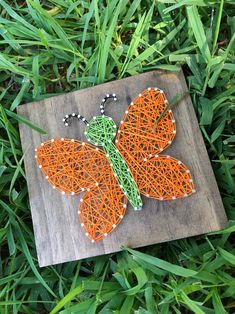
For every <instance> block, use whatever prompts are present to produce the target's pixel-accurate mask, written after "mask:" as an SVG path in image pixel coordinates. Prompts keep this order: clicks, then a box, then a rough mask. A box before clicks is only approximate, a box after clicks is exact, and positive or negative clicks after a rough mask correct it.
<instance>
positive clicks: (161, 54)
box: [0, 0, 235, 314]
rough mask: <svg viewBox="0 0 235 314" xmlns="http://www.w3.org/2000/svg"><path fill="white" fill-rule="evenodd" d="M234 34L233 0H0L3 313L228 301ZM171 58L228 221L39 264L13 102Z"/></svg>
mask: <svg viewBox="0 0 235 314" xmlns="http://www.w3.org/2000/svg"><path fill="white" fill-rule="evenodd" d="M234 34H235V19H234V2H233V1H232V0H220V1H216V0H210V1H207V0H194V1H191V0H187V1H185V0H178V1H176V0H169V1H168V0H159V1H155V2H154V1H150V0H145V1H140V0H133V1H127V0H120V1H118V0H109V1H108V4H107V3H106V2H104V1H98V0H92V1H87V0H86V1H75V0H67V1H62V0H49V1H39V0H34V1H32V0H27V1H5V0H1V1H0V49H1V50H0V51H1V53H0V71H1V75H0V103H1V106H0V144H1V145H0V209H1V210H0V313H4V314H7V313H14V314H15V313H30V314H31V313H61V314H67V313H71V314H72V313H79V314H82V313H88V314H91V313H102V314H109V313H119V314H128V313H138V314H147V313H161V314H167V313H176V314H179V313H197V314H202V313H206V314H207V313H208V314H214V313H215V314H222V313H234V312H235V280H234V274H235V268H234V266H235V248H234V231H235V211H234V206H235V180H234V178H235V168H234V166H235V162H234V156H235V150H234V147H235V144H234V143H235V123H234V122H235V105H234V104H235V103H234V100H235V84H234V70H235V66H234V63H233V62H234V57H235V56H234V48H235V35H234ZM180 66H182V67H183V70H184V73H185V76H186V79H187V83H188V86H189V90H190V94H191V97H192V101H193V104H194V107H195V110H196V113H197V117H198V121H199V124H200V128H201V131H202V134H203V136H204V139H205V142H206V145H207V149H208V153H209V156H210V159H211V162H212V166H213V169H214V173H215V176H216V178H217V182H218V185H219V188H220V192H221V196H222V198H223V203H224V206H225V208H226V212H227V215H228V218H229V219H230V222H229V224H228V227H227V228H226V229H225V230H224V231H221V232H218V233H214V234H210V235H205V236H200V237H194V238H189V239H183V240H179V241H173V242H170V243H164V244H158V245H154V246H151V247H146V248H144V249H141V250H131V249H125V250H123V252H120V253H118V254H112V255H108V256H102V257H97V258H90V259H87V260H83V261H79V262H71V263H65V264H61V265H57V266H53V267H45V268H41V269H40V268H39V267H38V264H37V257H36V252H35V243H34V236H33V230H32V222H31V216H30V209H29V202H28V194H27V186H26V181H25V173H24V168H23V156H22V151H21V145H20V138H19V132H18V122H19V121H20V122H24V123H28V125H29V127H33V128H34V127H35V126H34V125H32V124H30V122H27V121H22V120H21V118H20V117H19V116H17V114H16V113H15V109H16V108H17V106H18V105H19V104H20V103H25V102H29V101H32V100H40V99H43V98H46V97H49V96H52V95H56V94H60V93H65V92H68V91H72V90H76V89H80V88H85V87H88V86H92V85H96V84H99V83H102V82H105V81H110V80H115V79H119V78H122V77H125V76H130V75H134V74H136V73H140V72H143V71H148V70H151V69H164V70H169V71H178V70H179V67H180ZM38 131H41V130H38Z"/></svg>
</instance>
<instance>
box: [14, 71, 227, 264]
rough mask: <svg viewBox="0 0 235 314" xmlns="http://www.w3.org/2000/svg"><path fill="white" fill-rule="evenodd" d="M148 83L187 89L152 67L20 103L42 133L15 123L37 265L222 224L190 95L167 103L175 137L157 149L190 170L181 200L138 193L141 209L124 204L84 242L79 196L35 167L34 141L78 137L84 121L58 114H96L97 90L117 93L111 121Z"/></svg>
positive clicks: (178, 78)
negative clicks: (115, 221) (118, 215)
mask: <svg viewBox="0 0 235 314" xmlns="http://www.w3.org/2000/svg"><path fill="white" fill-rule="evenodd" d="M149 86H152V87H159V88H161V89H162V90H164V92H165V93H166V96H167V98H168V100H171V99H172V98H173V97H174V95H176V94H177V93H182V92H185V91H187V86H186V83H185V79H184V76H183V73H182V72H180V73H178V74H175V73H169V72H162V71H152V72H148V73H144V74H141V75H138V76H134V77H130V78H126V79H122V80H119V81H114V82H110V83H106V84H102V85H98V86H95V87H91V88H88V89H83V90H79V91H75V92H71V93H68V94H64V95H61V96H56V97H52V98H48V99H45V100H43V101H39V102H34V103H30V104H26V105H22V106H19V108H18V113H19V114H21V115H23V116H24V117H26V118H28V119H30V120H31V121H32V122H33V123H34V124H36V125H38V126H39V127H41V128H42V129H44V130H46V131H47V132H48V134H47V135H40V134H39V133H37V132H36V131H33V130H32V129H30V128H29V127H27V126H26V125H24V124H21V125H20V134H21V140H22V147H23V151H24V153H25V159H24V162H25V170H26V175H27V182H28V189H29V197H30V204H31V211H32V219H33V226H34V234H35V238H36V246H37V254H38V259H39V265H40V266H46V265H51V264H57V263H62V262H67V261H72V260H77V259H82V258H85V257H91V256H96V255H101V254H106V253H111V252H116V251H119V250H120V247H121V246H122V245H125V246H129V247H141V246H145V245H150V244H153V243H159V242H164V241H170V240H175V239H178V238H184V237H189V236H193V235H198V234H202V233H206V232H210V231H214V230H219V229H222V228H223V227H224V225H225V223H226V215H225V212H224V208H223V205H222V201H221V198H220V194H219V191H218V187H217V184H216V181H215V178H214V174H213V171H212V168H211V164H210V161H209V158H208V155H207V151H206V148H205V144H204V142H203V139H202V136H201V133H200V130H199V127H198V123H197V120H196V116H195V112H194V109H193V106H192V103H191V100H190V96H186V97H185V98H184V99H183V100H182V101H180V103H178V104H177V105H176V106H175V107H174V108H173V112H174V115H175V119H176V124H177V135H176V138H175V140H174V141H173V143H172V145H171V146H170V147H169V148H168V149H167V150H166V151H165V152H164V153H166V154H170V155H172V156H174V157H176V158H178V159H180V160H182V161H183V162H184V163H185V164H186V165H187V166H188V167H189V169H191V171H192V174H193V177H194V180H195V185H196V189H197V192H196V193H195V194H193V195H192V196H190V197H188V198H185V199H180V200H175V201H167V202H160V201H157V200H153V199H148V198H145V197H143V201H144V207H143V210H142V211H139V212H136V211H134V210H132V208H128V210H127V214H126V216H125V217H124V219H123V222H122V223H121V224H120V225H119V226H118V227H117V228H116V229H115V230H114V232H113V233H112V234H111V235H109V236H108V237H107V238H105V239H104V240H103V241H101V242H97V243H95V244H94V243H91V242H90V240H89V239H88V238H87V237H86V236H85V235H84V233H83V231H82V228H81V226H80V222H79V218H78V217H77V206H78V203H79V199H80V197H81V196H80V195H79V196H65V195H62V194H61V193H59V192H58V191H55V190H53V189H52V187H51V186H50V185H49V183H48V182H47V181H46V180H45V178H44V175H43V174H42V173H41V171H40V169H39V168H38V167H37V166H36V162H35V159H34V148H35V147H37V146H38V145H39V144H40V143H41V142H44V141H46V140H49V139H50V138H56V137H59V138H60V137H65V138H77V139H81V140H84V141H85V137H84V135H83V131H84V125H83V123H73V124H72V126H71V127H68V128H65V127H64V125H63V123H62V118H63V117H64V115H65V114H67V113H72V112H78V113H80V114H82V115H84V116H85V117H86V118H87V119H88V121H89V119H90V118H91V117H93V116H94V115H98V114H99V105H100V101H101V99H102V98H103V96H104V95H105V94H106V93H116V94H117V96H118V101H117V102H116V103H111V104H109V105H108V106H107V110H106V114H107V115H109V116H111V117H113V118H114V120H115V122H116V123H117V124H118V123H119V122H120V120H121V117H122V115H123V113H124V111H125V110H126V108H127V106H128V105H129V103H130V102H131V99H133V98H134V97H135V96H136V95H138V94H139V93H140V92H141V91H143V90H144V89H145V88H147V87H149Z"/></svg>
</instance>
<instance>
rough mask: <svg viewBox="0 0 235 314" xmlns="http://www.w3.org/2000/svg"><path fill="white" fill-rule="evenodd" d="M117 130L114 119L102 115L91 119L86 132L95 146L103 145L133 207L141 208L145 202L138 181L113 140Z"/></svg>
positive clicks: (120, 184) (88, 138) (121, 186)
mask: <svg viewBox="0 0 235 314" xmlns="http://www.w3.org/2000/svg"><path fill="white" fill-rule="evenodd" d="M116 131H117V126H116V124H115V122H114V121H113V119H112V118H110V117H107V116H105V115H102V116H96V117H93V119H91V121H90V122H89V124H88V125H87V127H86V130H85V133H84V134H85V136H86V137H87V140H88V142H90V143H92V144H94V145H95V146H102V147H103V149H104V151H105V152H106V156H107V159H108V161H109V163H110V166H111V167H112V169H113V172H114V175H115V176H116V178H117V181H118V183H119V186H120V188H121V189H122V191H123V193H124V194H125V195H126V197H127V198H128V200H129V202H130V203H131V205H132V206H133V208H134V209H135V210H140V209H141V208H142V206H143V203H142V200H141V197H140V193H139V190H138V187H137V185H136V182H135V180H134V178H133V176H132V174H131V171H130V169H129V167H128V165H127V164H126V162H125V160H124V159H123V158H122V155H121V154H120V152H119V150H118V149H117V147H116V146H115V145H114V144H113V142H112V141H113V139H114V138H115V136H116Z"/></svg>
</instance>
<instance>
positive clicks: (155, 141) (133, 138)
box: [117, 88, 194, 200]
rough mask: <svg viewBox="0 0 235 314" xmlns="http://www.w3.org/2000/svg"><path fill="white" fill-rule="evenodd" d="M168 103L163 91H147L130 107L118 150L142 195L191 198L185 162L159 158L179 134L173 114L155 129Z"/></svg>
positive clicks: (123, 125)
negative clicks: (177, 133)
mask: <svg viewBox="0 0 235 314" xmlns="http://www.w3.org/2000/svg"><path fill="white" fill-rule="evenodd" d="M167 105H168V101H167V100H166V97H165V94H164V93H163V91H162V90H159V89H157V88H151V89H147V90H145V91H143V92H142V93H141V94H139V96H137V97H136V98H135V99H134V100H133V101H132V103H131V105H130V106H129V107H128V109H127V111H126V113H125V115H124V117H123V122H122V123H121V125H120V129H119V132H118V135H117V140H118V142H117V147H118V149H119V151H120V152H121V154H122V156H123V158H124V159H125V160H126V162H127V164H128V167H129V168H130V170H131V172H132V175H133V177H134V179H135V181H136V183H137V186H138V188H139V191H140V192H141V193H142V194H144V195H147V196H149V197H153V198H156V199H159V200H171V199H176V198H180V197H186V196H189V195H190V194H192V193H193V192H194V184H193V180H192V177H191V174H190V171H189V170H188V169H187V168H186V166H185V165H183V163H182V162H181V161H178V160H177V159H175V158H172V157H170V156H163V155H162V156H161V155H159V156H158V154H159V153H161V152H162V151H163V150H164V149H166V148H167V147H168V146H169V145H170V144H171V142H172V141H173V139H174V137H175V134H176V125H175V120H174V116H173V113H172V111H171V110H168V111H167V112H166V113H165V114H164V115H163V117H162V118H161V119H160V120H159V122H158V124H157V126H156V129H155V130H154V125H155V122H156V120H157V119H158V117H159V116H160V115H161V113H162V112H163V111H164V109H165V108H166V106H167Z"/></svg>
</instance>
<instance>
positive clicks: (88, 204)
mask: <svg viewBox="0 0 235 314" xmlns="http://www.w3.org/2000/svg"><path fill="white" fill-rule="evenodd" d="M35 157H36V160H37V163H38V165H39V168H41V170H42V171H43V173H44V174H45V176H46V178H47V180H48V182H50V183H51V184H52V186H53V188H56V189H58V190H60V191H61V192H62V194H71V195H73V194H77V193H80V192H83V191H86V193H85V194H84V195H83V197H82V198H81V202H80V206H79V210H78V214H79V215H80V219H81V226H82V227H84V232H85V234H86V235H87V236H88V237H89V238H90V240H91V241H95V240H100V239H102V238H103V237H104V236H106V235H107V234H109V233H110V232H112V230H113V229H114V228H115V227H116V226H117V225H118V224H119V222H120V221H121V220H122V218H123V216H124V215H125V210H126V204H127V198H126V197H125V195H124V194H123V192H122V190H121V189H120V187H119V185H118V182H117V180H116V178H115V176H114V174H113V171H112V169H111V167H110V165H109V162H108V160H107V157H106V156H105V154H104V153H103V152H102V150H100V149H98V148H95V147H94V146H92V145H90V144H87V143H81V142H79V141H76V140H73V139H72V140H68V139H52V140H50V141H48V142H45V143H42V144H41V146H39V147H38V149H37V150H36V156H35Z"/></svg>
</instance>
